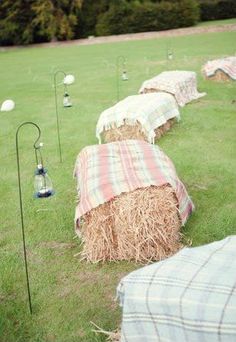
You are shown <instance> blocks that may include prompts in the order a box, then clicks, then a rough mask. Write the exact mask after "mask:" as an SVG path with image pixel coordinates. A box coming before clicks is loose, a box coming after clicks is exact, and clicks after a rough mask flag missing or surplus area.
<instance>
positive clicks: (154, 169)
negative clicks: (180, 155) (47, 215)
mask: <svg viewBox="0 0 236 342" xmlns="http://www.w3.org/2000/svg"><path fill="white" fill-rule="evenodd" d="M74 175H75V176H76V177H77V189H78V192H79V193H80V196H79V198H80V199H79V203H78V205H77V206H76V212H75V222H76V232H77V234H78V235H80V237H81V238H82V242H83V250H82V252H81V256H82V258H83V259H86V260H88V261H90V262H98V261H106V260H108V261H112V260H135V261H136V262H148V261H150V260H160V259H163V258H166V257H167V256H170V255H172V254H173V253H175V252H176V251H177V250H178V249H179V248H181V247H182V244H181V233H180V227H181V226H182V225H184V224H185V223H186V221H187V219H188V217H189V215H190V214H191V212H192V210H193V209H194V205H193V203H192V201H191V199H190V197H189V196H188V194H187V191H186V189H185V187H184V185H183V183H182V182H181V181H180V180H179V178H178V176H177V174H176V170H175V168H174V165H173V163H172V162H171V160H170V159H169V158H168V157H167V156H166V155H165V154H164V153H163V151H161V149H159V147H158V146H156V145H152V144H149V143H147V142H145V141H142V140H123V141H117V142H112V143H108V144H102V145H94V146H87V147H85V148H84V149H83V150H82V151H81V152H80V154H79V155H78V157H77V159H76V164H75V171H74Z"/></svg>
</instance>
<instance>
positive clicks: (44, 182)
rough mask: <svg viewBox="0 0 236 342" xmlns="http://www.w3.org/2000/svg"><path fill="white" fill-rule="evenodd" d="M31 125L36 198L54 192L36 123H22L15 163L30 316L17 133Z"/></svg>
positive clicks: (44, 196) (30, 307)
mask: <svg viewBox="0 0 236 342" xmlns="http://www.w3.org/2000/svg"><path fill="white" fill-rule="evenodd" d="M26 125H31V126H33V127H35V128H36V129H37V131H38V137H37V139H36V140H35V142H34V144H33V148H34V152H35V161H36V165H37V168H36V171H35V175H34V177H35V184H34V185H35V189H36V193H35V196H34V197H36V198H46V197H50V196H52V195H53V194H54V190H53V187H52V181H51V179H50V177H49V176H48V173H47V169H46V168H44V165H43V158H42V153H41V150H40V149H41V147H42V146H43V144H42V143H38V142H39V139H40V137H41V130H40V128H39V126H38V125H36V123H34V122H31V121H26V122H23V123H22V124H21V125H20V126H18V128H17V130H16V162H17V174H18V189H19V204H20V217H21V230H22V241H23V252H24V263H25V274H26V285H27V293H28V302H29V311H30V314H32V312H33V311H32V302H31V294H30V282H29V272H28V263H27V253H26V245H25V225H24V215H23V200H22V187H21V172H20V155H19V137H18V136H19V131H20V129H21V128H22V127H23V126H26Z"/></svg>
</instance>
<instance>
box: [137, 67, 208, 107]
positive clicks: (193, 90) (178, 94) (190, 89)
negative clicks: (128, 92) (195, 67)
mask: <svg viewBox="0 0 236 342" xmlns="http://www.w3.org/2000/svg"><path fill="white" fill-rule="evenodd" d="M148 90H156V91H165V92H167V93H170V94H172V95H174V96H175V99H176V101H177V103H178V104H179V105H180V106H181V107H183V106H184V105H185V104H186V103H189V102H191V101H193V100H196V99H198V98H200V97H202V96H204V95H206V93H199V92H198V91H197V77H196V73H195V72H193V71H177V70H176V71H164V72H162V73H161V74H159V75H157V76H156V77H154V78H152V79H150V80H147V81H145V82H143V84H142V86H141V88H140V89H139V93H140V94H142V93H145V92H146V91H148Z"/></svg>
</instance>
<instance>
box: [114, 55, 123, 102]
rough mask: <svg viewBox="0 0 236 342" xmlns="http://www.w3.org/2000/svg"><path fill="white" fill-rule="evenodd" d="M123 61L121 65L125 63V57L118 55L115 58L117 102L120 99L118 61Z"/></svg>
mask: <svg viewBox="0 0 236 342" xmlns="http://www.w3.org/2000/svg"><path fill="white" fill-rule="evenodd" d="M121 60H122V61H123V65H124V64H125V57H124V56H118V57H117V59H116V98H117V102H118V101H119V100H120V62H121Z"/></svg>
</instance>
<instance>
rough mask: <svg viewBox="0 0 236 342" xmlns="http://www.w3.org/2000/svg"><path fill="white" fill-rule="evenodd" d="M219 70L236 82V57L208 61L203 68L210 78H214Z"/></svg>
mask: <svg viewBox="0 0 236 342" xmlns="http://www.w3.org/2000/svg"><path fill="white" fill-rule="evenodd" d="M217 70H221V71H223V72H224V73H226V74H227V75H228V76H229V77H231V78H232V79H233V80H235V81H236V57H226V58H221V59H215V60H212V61H208V62H207V63H206V64H205V65H204V67H203V71H204V72H205V74H206V75H207V76H208V77H210V76H214V74H215V73H216V71H217Z"/></svg>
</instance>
